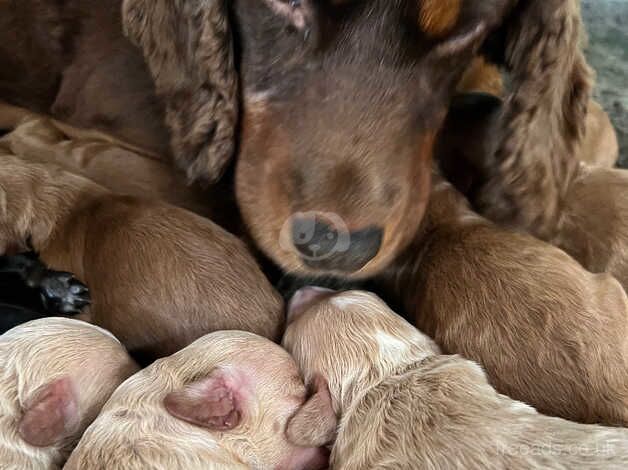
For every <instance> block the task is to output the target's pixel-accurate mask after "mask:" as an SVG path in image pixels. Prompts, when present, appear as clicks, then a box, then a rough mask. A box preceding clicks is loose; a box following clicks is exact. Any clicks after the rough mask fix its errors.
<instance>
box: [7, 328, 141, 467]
mask: <svg viewBox="0 0 628 470" xmlns="http://www.w3.org/2000/svg"><path fill="white" fill-rule="evenodd" d="M136 371H137V365H136V364H135V363H134V362H133V360H132V359H131V358H130V357H129V355H128V354H127V352H126V351H125V349H124V348H123V347H122V345H121V344H120V342H119V341H117V340H116V339H115V338H114V337H113V336H111V335H110V334H109V333H107V332H105V331H103V330H101V329H100V328H96V327H94V326H92V325H89V324H87V323H83V322H79V321H76V320H69V319H64V318H55V319H53V318H48V319H43V320H35V321H33V322H30V323H26V324H24V325H21V326H19V327H17V328H14V329H13V330H10V331H8V332H7V333H5V334H4V335H2V336H0V467H2V468H3V469H7V470H18V469H19V470H45V469H49V470H52V469H60V468H61V467H62V466H63V463H64V461H65V459H67V457H68V455H69V453H70V451H71V450H72V448H73V447H74V446H75V445H76V444H77V443H78V441H79V439H80V437H81V434H82V432H83V431H84V430H85V428H86V427H87V426H88V425H89V424H90V423H91V422H92V421H93V420H94V419H95V418H96V416H97V414H98V412H99V411H100V408H101V407H102V406H103V405H104V404H105V402H106V401H107V399H108V398H109V396H110V395H111V394H112V393H113V391H114V390H115V389H116V387H117V386H118V385H119V384H120V383H122V382H123V381H124V380H125V379H126V378H127V377H129V376H130V375H132V374H133V373H135V372H136ZM61 376H69V377H70V379H71V380H72V382H73V385H74V390H75V391H76V393H77V394H78V404H79V417H80V424H79V426H78V428H77V429H76V430H75V431H74V432H72V433H71V434H69V435H67V436H66V437H65V438H63V440H62V441H61V442H59V444H58V445H55V446H51V447H34V446H32V445H29V444H27V443H26V442H24V441H23V440H22V439H21V437H20V436H19V434H18V427H17V423H18V421H19V420H20V418H21V416H22V412H23V410H22V407H23V406H24V403H25V402H26V401H27V400H28V398H29V396H30V395H32V394H33V393H34V392H35V391H36V390H37V389H38V388H39V387H41V386H43V385H45V384H46V383H49V382H50V381H52V380H55V379H57V378H59V377H61Z"/></svg>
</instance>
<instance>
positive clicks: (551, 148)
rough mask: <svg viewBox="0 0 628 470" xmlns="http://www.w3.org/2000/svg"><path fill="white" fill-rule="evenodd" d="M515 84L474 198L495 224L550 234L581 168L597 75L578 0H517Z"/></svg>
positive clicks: (509, 59)
mask: <svg viewBox="0 0 628 470" xmlns="http://www.w3.org/2000/svg"><path fill="white" fill-rule="evenodd" d="M505 38H506V44H505V50H504V51H503V57H504V59H505V64H504V65H505V66H506V68H507V70H508V71H509V72H510V75H511V79H512V81H511V89H510V92H509V95H508V96H507V98H506V101H505V105H504V108H503V114H502V116H501V119H499V121H498V125H497V127H496V129H495V132H494V135H493V138H494V139H495V141H494V143H495V147H494V153H493V158H492V159H491V160H490V161H489V162H488V167H489V168H488V169H487V172H488V174H489V177H488V180H487V184H486V185H485V186H484V188H482V190H481V191H480V197H479V200H478V201H476V203H477V205H478V208H479V209H480V211H481V212H482V213H483V214H485V215H486V216H488V217H489V218H491V219H493V220H495V221H496V222H499V223H503V224H506V225H510V226H512V227H514V228H518V229H524V230H527V231H530V232H532V233H533V234H535V235H536V236H538V237H540V238H545V239H548V238H551V236H552V233H553V231H554V230H556V229H557V224H558V223H559V217H558V214H559V211H560V205H561V198H562V196H563V195H564V193H565V191H566V189H567V187H568V185H569V184H570V181H571V179H572V175H573V174H574V172H575V169H576V168H577V164H578V163H577V159H576V158H575V156H574V155H575V153H576V150H577V148H578V146H579V145H580V144H581V142H582V140H583V136H584V128H585V118H586V113H587V106H588V103H589V98H590V95H591V89H592V81H593V80H592V72H591V70H590V68H589V66H588V65H587V63H586V60H585V58H584V55H583V52H582V43H583V27H582V21H581V16H580V7H579V3H578V1H577V0H519V1H518V4H517V6H516V7H515V9H514V10H513V11H512V12H511V14H510V16H509V19H508V20H507V22H506V24H505Z"/></svg>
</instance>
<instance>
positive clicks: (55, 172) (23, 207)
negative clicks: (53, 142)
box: [0, 156, 107, 275]
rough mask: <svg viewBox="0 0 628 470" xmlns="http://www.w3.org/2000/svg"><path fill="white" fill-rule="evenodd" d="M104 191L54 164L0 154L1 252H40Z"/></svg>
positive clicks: (59, 235) (78, 248)
mask: <svg viewBox="0 0 628 470" xmlns="http://www.w3.org/2000/svg"><path fill="white" fill-rule="evenodd" d="M104 194H107V190H105V189H104V188H102V187H100V186H98V185H97V184H95V183H93V182H92V181H90V180H88V179H86V178H83V177H80V176H77V175H74V174H72V173H68V172H66V171H63V170H61V169H59V168H58V167H56V166H54V165H45V164H35V163H30V162H25V161H23V160H21V159H19V158H15V157H11V156H2V157H0V254H5V253H6V252H7V249H8V248H9V247H19V248H21V249H22V251H26V248H30V249H33V250H34V251H35V252H37V253H42V252H43V251H44V250H45V248H46V246H47V245H48V244H49V243H50V242H51V240H52V239H54V238H57V237H61V236H62V235H63V231H64V230H65V228H66V227H68V226H69V225H70V224H72V223H76V222H73V219H74V220H76V219H77V216H78V215H79V214H80V213H82V212H84V211H87V210H89V207H90V206H92V205H93V204H94V203H95V201H96V199H97V198H98V197H99V196H101V195H104ZM28 241H30V244H31V246H30V247H29V246H28ZM76 248H77V250H80V249H81V246H80V243H79V244H77V247H76ZM44 259H45V258H44ZM77 274H79V275H80V273H77Z"/></svg>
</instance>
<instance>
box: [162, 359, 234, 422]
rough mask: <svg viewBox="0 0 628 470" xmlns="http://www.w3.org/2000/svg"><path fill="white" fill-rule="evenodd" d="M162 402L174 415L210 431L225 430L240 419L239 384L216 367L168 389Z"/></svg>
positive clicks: (227, 373) (228, 374)
mask: <svg viewBox="0 0 628 470" xmlns="http://www.w3.org/2000/svg"><path fill="white" fill-rule="evenodd" d="M163 403H164V407H165V408H166V410H167V411H168V413H170V414H171V415H172V416H174V417H175V418H179V419H181V420H183V421H186V422H188V423H190V424H194V425H196V426H201V427H204V428H208V429H211V430H212V431H229V430H231V429H234V428H236V427H237V426H238V425H239V424H240V421H241V420H242V409H243V403H242V390H241V386H240V385H238V380H237V379H236V378H235V377H234V376H233V375H232V374H230V373H229V372H227V371H224V370H220V369H216V370H214V371H212V373H211V374H210V376H209V377H207V378H204V379H201V380H198V381H196V382H193V383H191V384H188V385H186V386H185V387H183V388H181V389H179V390H175V391H174V392H170V393H169V394H168V395H166V397H165V398H164V401H163Z"/></svg>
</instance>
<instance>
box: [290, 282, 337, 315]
mask: <svg viewBox="0 0 628 470" xmlns="http://www.w3.org/2000/svg"><path fill="white" fill-rule="evenodd" d="M335 293H336V291H334V290H331V289H325V288H323V287H314V286H308V287H303V288H302V289H299V290H298V291H296V293H295V294H294V295H293V296H292V298H291V299H290V302H288V322H292V321H294V320H296V318H297V317H298V316H299V315H301V314H303V313H305V312H306V311H307V309H308V308H310V307H311V306H312V305H314V304H315V303H316V302H317V301H319V300H322V299H323V298H325V297H330V296H332V295H333V294H335Z"/></svg>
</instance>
